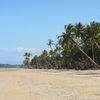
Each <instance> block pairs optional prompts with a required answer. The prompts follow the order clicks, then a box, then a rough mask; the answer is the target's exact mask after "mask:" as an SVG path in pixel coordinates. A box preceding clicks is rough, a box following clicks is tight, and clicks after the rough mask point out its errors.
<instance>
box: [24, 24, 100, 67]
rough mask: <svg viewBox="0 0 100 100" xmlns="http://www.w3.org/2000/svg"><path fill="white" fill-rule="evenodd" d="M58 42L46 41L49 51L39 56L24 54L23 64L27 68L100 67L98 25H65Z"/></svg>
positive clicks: (99, 32) (99, 33)
mask: <svg viewBox="0 0 100 100" xmlns="http://www.w3.org/2000/svg"><path fill="white" fill-rule="evenodd" d="M64 28H65V31H64V32H62V34H61V35H60V36H58V38H57V39H58V42H57V43H54V42H53V40H52V39H49V40H48V46H49V47H50V51H47V50H44V51H43V52H42V54H41V55H39V56H37V55H35V56H34V57H33V58H32V59H30V57H31V53H28V52H27V53H25V55H24V56H25V60H24V61H23V63H24V64H25V65H27V66H28V68H45V69H50V68H52V69H95V68H99V67H100V23H98V22H91V23H90V24H87V25H83V24H82V23H80V22H79V23H75V24H74V25H72V24H68V25H65V27H64Z"/></svg>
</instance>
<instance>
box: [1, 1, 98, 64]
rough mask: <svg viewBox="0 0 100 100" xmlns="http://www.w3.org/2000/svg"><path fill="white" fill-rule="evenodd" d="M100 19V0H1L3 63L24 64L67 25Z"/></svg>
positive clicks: (44, 47) (45, 46) (55, 38)
mask: <svg viewBox="0 0 100 100" xmlns="http://www.w3.org/2000/svg"><path fill="white" fill-rule="evenodd" d="M91 21H97V22H99V21H100V0H0V63H2V64H5V63H7V64H22V62H23V59H24V57H23V55H24V53H25V52H32V54H33V56H34V55H35V54H37V55H39V54H40V53H41V52H42V50H44V49H47V50H48V49H49V47H48V46H47V45H46V43H47V42H48V39H53V40H54V41H55V42H56V41H57V36H59V35H61V34H62V32H63V31H64V25H66V24H70V23H72V24H74V23H76V22H82V23H83V24H87V23H89V22H91Z"/></svg>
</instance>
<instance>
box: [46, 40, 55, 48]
mask: <svg viewBox="0 0 100 100" xmlns="http://www.w3.org/2000/svg"><path fill="white" fill-rule="evenodd" d="M47 45H49V46H50V49H51V50H53V48H52V45H54V43H53V40H52V39H48V43H47Z"/></svg>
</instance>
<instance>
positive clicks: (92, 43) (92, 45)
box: [91, 41, 95, 61]
mask: <svg viewBox="0 0 100 100" xmlns="http://www.w3.org/2000/svg"><path fill="white" fill-rule="evenodd" d="M91 47H92V58H93V61H95V58H94V42H93V41H91Z"/></svg>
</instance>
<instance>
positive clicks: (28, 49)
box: [0, 47, 48, 52]
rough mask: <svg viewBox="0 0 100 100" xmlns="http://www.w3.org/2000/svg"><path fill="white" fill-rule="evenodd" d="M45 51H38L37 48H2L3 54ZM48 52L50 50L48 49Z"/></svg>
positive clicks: (39, 50) (0, 49)
mask: <svg viewBox="0 0 100 100" xmlns="http://www.w3.org/2000/svg"><path fill="white" fill-rule="evenodd" d="M43 50H44V49H37V48H22V47H18V48H0V51H3V52H41V51H43ZM47 50H48V49H47Z"/></svg>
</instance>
